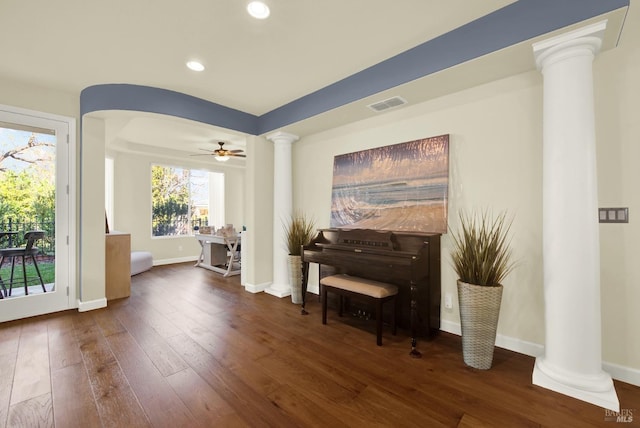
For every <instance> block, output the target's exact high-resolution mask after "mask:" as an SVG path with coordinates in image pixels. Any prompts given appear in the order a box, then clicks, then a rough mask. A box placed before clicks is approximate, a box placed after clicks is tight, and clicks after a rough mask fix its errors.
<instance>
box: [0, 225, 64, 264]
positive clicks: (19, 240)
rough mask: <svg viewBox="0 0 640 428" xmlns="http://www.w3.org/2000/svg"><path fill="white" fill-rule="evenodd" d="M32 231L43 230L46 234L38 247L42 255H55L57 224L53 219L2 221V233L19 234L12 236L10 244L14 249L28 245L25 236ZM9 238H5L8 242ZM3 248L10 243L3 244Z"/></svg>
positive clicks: (0, 228)
mask: <svg viewBox="0 0 640 428" xmlns="http://www.w3.org/2000/svg"><path fill="white" fill-rule="evenodd" d="M31 230H42V231H44V232H45V238H44V239H43V240H42V241H39V242H38V243H37V244H36V245H37V246H38V248H40V252H41V253H42V254H45V255H48V256H54V255H55V251H56V250H55V248H56V224H55V220H53V219H44V220H40V219H36V220H34V221H29V220H22V221H21V220H14V219H12V218H7V219H4V220H3V221H0V231H3V232H18V233H17V234H16V235H13V236H11V241H10V244H11V246H12V247H20V246H23V245H25V244H26V242H25V240H24V234H25V233H26V232H29V231H31ZM6 239H7V238H5V240H6ZM2 245H3V246H5V245H8V242H3V243H2Z"/></svg>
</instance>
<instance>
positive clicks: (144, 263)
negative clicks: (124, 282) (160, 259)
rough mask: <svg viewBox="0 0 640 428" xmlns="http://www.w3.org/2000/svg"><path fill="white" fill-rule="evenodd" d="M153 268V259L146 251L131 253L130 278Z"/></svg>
mask: <svg viewBox="0 0 640 428" xmlns="http://www.w3.org/2000/svg"><path fill="white" fill-rule="evenodd" d="M152 267H153V257H152V256H151V253H150V252H148V251H132V252H131V276H133V275H137V274H139V273H142V272H145V271H148V270H149V269H151V268H152Z"/></svg>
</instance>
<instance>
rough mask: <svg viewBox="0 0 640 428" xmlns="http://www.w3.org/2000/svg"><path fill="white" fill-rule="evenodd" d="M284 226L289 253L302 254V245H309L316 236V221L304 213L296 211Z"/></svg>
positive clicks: (293, 254)
mask: <svg viewBox="0 0 640 428" xmlns="http://www.w3.org/2000/svg"><path fill="white" fill-rule="evenodd" d="M283 226H284V229H285V238H286V242H287V250H288V251H289V255H292V256H299V255H301V247H302V246H303V245H309V243H310V242H311V240H312V239H313V237H314V231H315V222H314V221H313V220H310V219H309V218H307V216H305V215H304V214H302V213H295V214H294V215H293V216H291V218H290V219H289V221H288V222H287V223H285V224H284V225H283Z"/></svg>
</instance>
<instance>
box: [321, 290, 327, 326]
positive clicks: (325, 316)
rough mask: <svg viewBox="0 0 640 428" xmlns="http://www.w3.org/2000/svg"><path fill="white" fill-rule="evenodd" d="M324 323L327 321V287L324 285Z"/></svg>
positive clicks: (322, 293)
mask: <svg viewBox="0 0 640 428" xmlns="http://www.w3.org/2000/svg"><path fill="white" fill-rule="evenodd" d="M320 294H321V295H322V324H326V323H327V287H326V286H325V287H322V292H321V293H320Z"/></svg>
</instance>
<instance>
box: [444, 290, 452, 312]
mask: <svg viewBox="0 0 640 428" xmlns="http://www.w3.org/2000/svg"><path fill="white" fill-rule="evenodd" d="M444 307H445V309H453V297H452V296H451V293H446V294H445V295H444Z"/></svg>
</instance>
